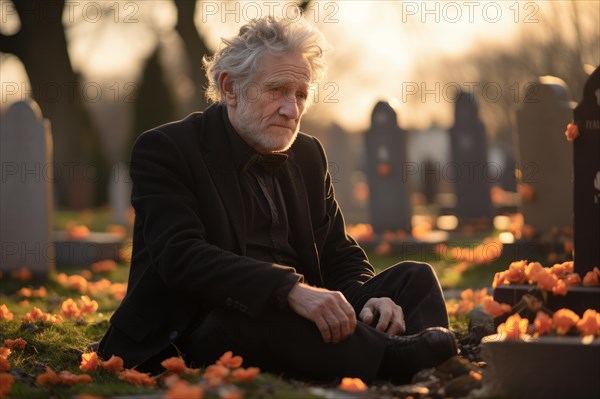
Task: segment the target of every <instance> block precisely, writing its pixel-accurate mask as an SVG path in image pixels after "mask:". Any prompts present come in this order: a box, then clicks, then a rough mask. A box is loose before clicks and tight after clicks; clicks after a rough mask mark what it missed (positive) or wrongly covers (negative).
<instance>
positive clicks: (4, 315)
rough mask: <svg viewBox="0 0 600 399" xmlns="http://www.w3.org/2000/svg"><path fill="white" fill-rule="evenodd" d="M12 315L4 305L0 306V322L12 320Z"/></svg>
mask: <svg viewBox="0 0 600 399" xmlns="http://www.w3.org/2000/svg"><path fill="white" fill-rule="evenodd" d="M13 317H14V315H13V314H12V312H11V311H10V310H8V307H7V306H6V305H5V304H2V305H0V320H12V319H13Z"/></svg>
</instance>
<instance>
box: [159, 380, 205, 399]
mask: <svg viewBox="0 0 600 399" xmlns="http://www.w3.org/2000/svg"><path fill="white" fill-rule="evenodd" d="M203 396H204V390H203V389H202V387H201V386H200V385H196V384H190V383H189V382H187V381H185V380H179V381H177V382H175V383H174V384H173V385H171V386H170V387H169V389H168V390H167V391H166V392H165V396H164V398H165V399H202V397H203Z"/></svg>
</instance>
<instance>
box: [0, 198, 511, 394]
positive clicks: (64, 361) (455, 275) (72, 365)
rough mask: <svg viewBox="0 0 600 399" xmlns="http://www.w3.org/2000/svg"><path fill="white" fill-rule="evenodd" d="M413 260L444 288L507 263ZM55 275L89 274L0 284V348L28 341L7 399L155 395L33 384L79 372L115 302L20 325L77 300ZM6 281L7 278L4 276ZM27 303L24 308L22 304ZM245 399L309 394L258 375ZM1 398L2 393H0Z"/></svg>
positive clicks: (375, 260)
mask: <svg viewBox="0 0 600 399" xmlns="http://www.w3.org/2000/svg"><path fill="white" fill-rule="evenodd" d="M73 221H76V222H77V223H84V224H86V225H88V226H89V227H91V229H92V230H96V231H104V230H105V229H106V227H107V226H108V225H109V224H110V215H109V212H108V211H107V210H96V211H93V212H85V213H83V214H81V213H76V212H68V211H58V212H55V215H54V226H55V229H64V228H65V227H67V226H68V225H70V224H72V223H73ZM409 258H410V259H412V260H418V261H424V262H428V263H430V264H432V266H433V267H434V268H435V269H436V271H437V273H438V275H439V276H440V280H441V282H442V284H443V286H444V287H445V288H466V287H472V288H479V287H485V286H489V285H490V284H491V278H492V277H493V274H494V273H495V272H496V271H499V270H503V269H505V268H506V266H507V263H506V262H502V261H496V262H493V263H491V264H485V265H477V264H473V265H471V266H470V267H469V268H468V269H467V270H464V271H462V272H457V270H456V262H452V261H449V260H448V259H443V258H441V257H440V256H439V255H436V254H431V253H429V254H427V253H425V254H421V256H413V255H411V256H409ZM369 259H370V261H371V263H372V264H373V265H374V266H375V268H376V269H377V270H382V269H384V268H386V267H389V266H390V265H393V264H395V263H397V262H399V261H402V260H407V259H403V257H402V256H396V255H376V254H369ZM128 271H129V268H128V265H126V264H124V263H121V264H119V265H118V267H117V268H116V269H115V270H113V271H111V272H109V273H107V274H100V273H91V275H90V276H89V281H98V280H100V279H102V278H107V279H108V280H110V281H111V282H112V283H120V282H121V283H122V282H126V281H127V276H128ZM57 273H66V274H68V275H74V274H82V273H90V271H89V270H86V269H81V268H74V267H60V268H59V269H58V270H57V271H56V272H55V273H53V274H52V275H51V276H50V278H49V279H48V280H47V281H28V282H25V283H23V282H19V281H14V280H7V279H6V278H5V279H4V280H0V284H1V286H0V288H1V289H0V294H1V298H0V303H2V304H6V305H7V306H8V308H9V309H10V310H11V311H12V312H13V313H14V319H13V320H12V321H0V344H1V343H3V342H4V340H5V339H15V338H18V337H20V338H23V339H25V340H26V341H27V343H28V344H27V346H26V347H25V349H24V350H13V352H12V353H11V355H10V356H9V360H10V364H11V369H12V370H13V375H14V376H16V380H17V381H16V382H15V384H14V385H13V387H12V390H11V392H10V397H11V398H46V397H55V398H71V397H74V396H75V395H76V394H79V393H87V394H91V395H96V396H101V397H109V396H114V395H128V394H144V393H156V392H158V389H152V388H140V387H137V386H135V385H131V384H129V383H126V382H123V381H120V380H119V379H117V377H116V376H115V375H113V374H109V373H107V372H96V373H90V375H91V376H92V377H93V383H92V384H89V385H75V386H53V387H42V386H40V385H38V384H36V382H35V376H36V375H38V374H40V373H42V372H44V370H45V367H46V366H49V367H51V368H52V369H53V370H54V371H57V372H58V371H60V370H67V371H70V372H73V373H75V374H80V373H81V371H80V370H79V364H80V361H81V354H82V353H85V352H88V351H89V350H90V346H91V345H92V344H94V343H95V342H98V341H99V340H100V338H101V337H102V336H103V334H104V332H105V331H106V329H107V328H108V325H109V321H108V320H109V318H110V315H111V314H112V312H113V311H114V309H116V307H117V306H118V304H119V300H118V299H116V298H115V297H114V296H113V295H112V294H111V292H110V291H109V290H105V291H101V292H97V293H95V294H93V295H92V294H89V293H88V294H89V295H90V297H92V299H94V300H96V301H97V302H98V310H97V311H96V312H95V313H94V314H93V315H89V316H86V317H85V318H79V319H75V320H73V319H65V320H64V322H63V323H62V324H44V323H41V322H36V323H24V322H22V321H21V317H22V316H23V315H24V314H26V313H27V312H29V311H30V310H31V309H33V307H34V306H35V307H38V308H40V309H41V310H42V311H44V312H51V313H54V314H58V313H60V306H61V304H62V303H63V301H65V300H66V299H68V298H72V299H73V300H77V299H79V298H80V296H81V295H82V292H80V291H78V290H77V289H73V288H70V287H68V286H65V285H63V284H60V283H59V282H58V277H57V276H58V274H57ZM5 277H7V276H5ZM42 285H43V286H44V287H45V288H46V289H47V295H46V296H45V297H44V298H22V297H20V296H19V295H18V294H17V293H18V291H19V290H20V289H21V288H22V287H31V288H34V289H36V288H39V287H40V286H42ZM24 299H27V301H28V302H29V303H28V304H24V303H23V302H22V301H23V300H24ZM451 322H452V323H451V324H452V325H451V327H452V328H453V329H454V330H455V331H456V332H457V333H458V334H459V335H463V334H466V332H467V325H468V320H466V319H465V318H464V317H463V318H452V319H451ZM238 385H239V387H241V388H242V389H243V390H244V391H245V393H246V395H245V398H253V397H256V398H277V399H292V398H310V397H315V396H313V395H311V394H310V393H309V392H308V391H307V390H306V388H304V387H303V386H298V385H293V384H291V383H289V382H287V381H284V380H282V379H280V378H278V377H277V376H273V375H269V374H260V375H259V376H258V377H257V380H255V382H253V383H245V384H241V385H240V384H238ZM0 396H1V394H0ZM205 397H206V398H209V399H210V398H216V397H217V394H216V393H215V392H212V393H210V392H209V393H208V395H205Z"/></svg>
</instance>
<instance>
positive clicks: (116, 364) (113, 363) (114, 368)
mask: <svg viewBox="0 0 600 399" xmlns="http://www.w3.org/2000/svg"><path fill="white" fill-rule="evenodd" d="M100 365H101V366H102V368H103V369H104V370H106V371H109V372H111V373H119V372H121V371H123V359H122V358H120V357H119V356H115V355H112V356H111V357H110V359H108V360H107V361H105V362H101V363H100Z"/></svg>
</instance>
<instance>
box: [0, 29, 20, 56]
mask: <svg viewBox="0 0 600 399" xmlns="http://www.w3.org/2000/svg"><path fill="white" fill-rule="evenodd" d="M19 33H20V32H17V33H16V34H14V35H11V36H6V35H5V34H3V33H0V51H2V52H3V53H10V54H14V55H16V56H17V57H19V55H20V53H21V51H20V46H19V45H18V42H19Z"/></svg>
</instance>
